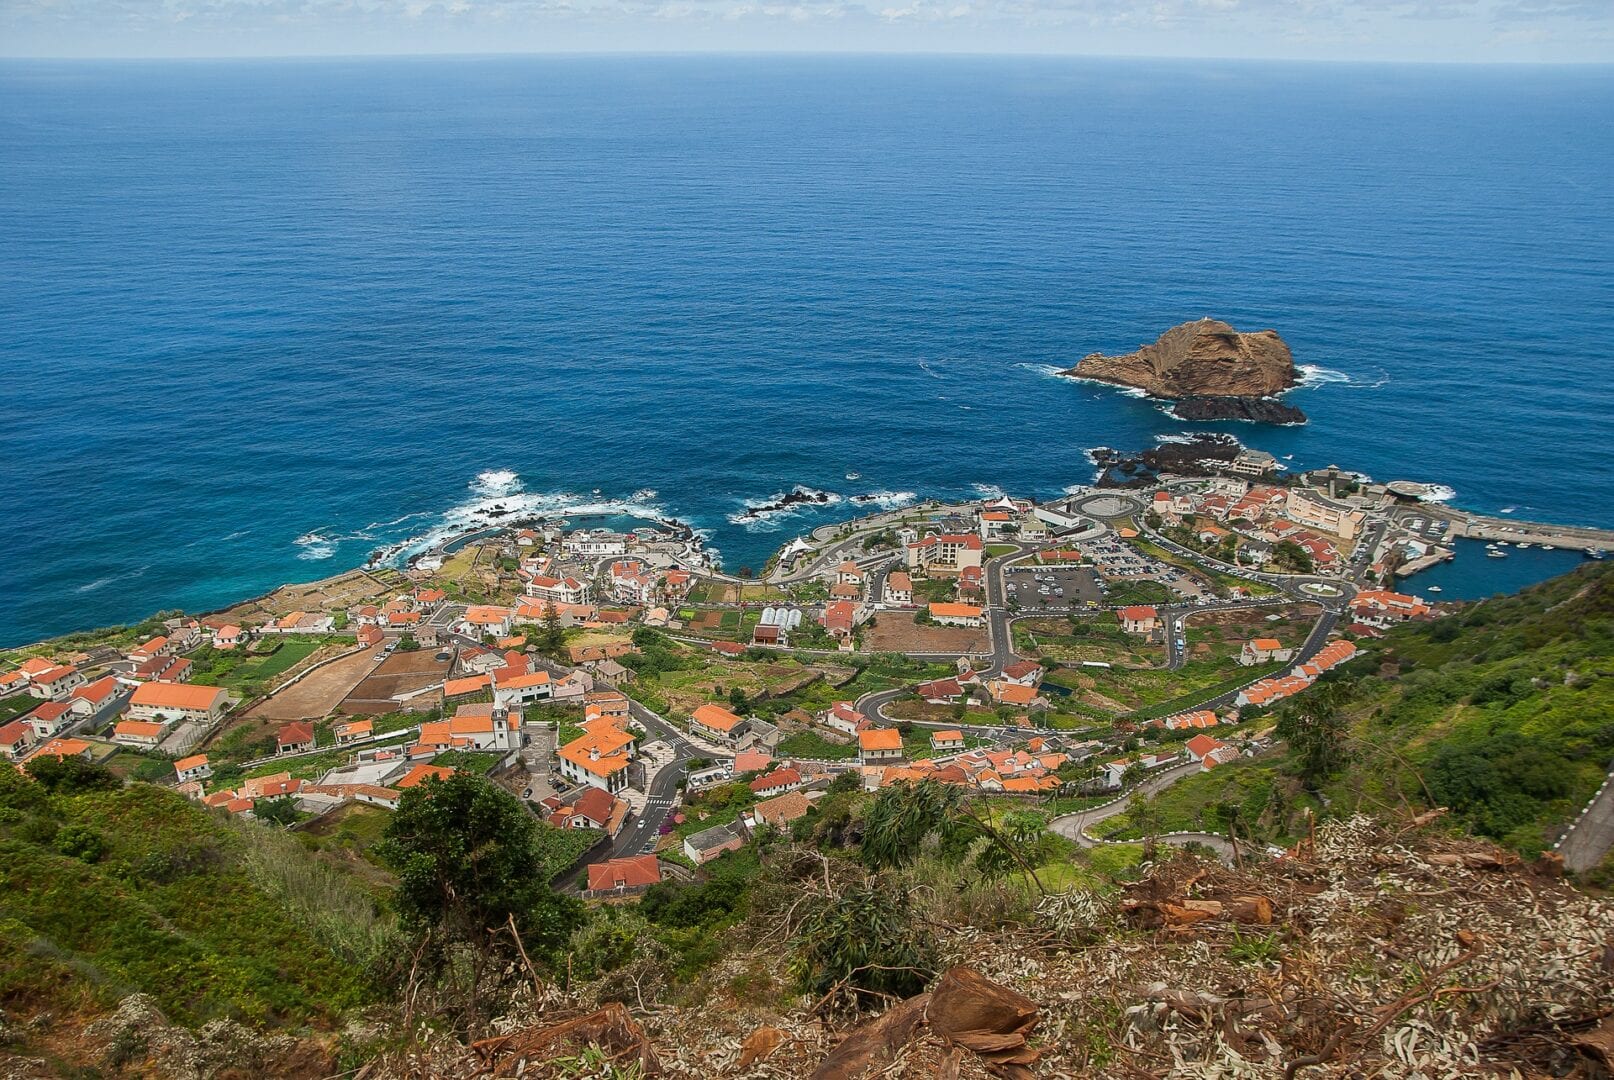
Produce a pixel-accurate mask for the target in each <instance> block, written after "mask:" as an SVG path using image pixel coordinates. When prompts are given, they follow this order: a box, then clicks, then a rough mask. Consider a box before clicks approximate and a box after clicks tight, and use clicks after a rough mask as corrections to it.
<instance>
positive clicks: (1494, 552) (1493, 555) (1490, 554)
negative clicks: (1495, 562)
mask: <svg viewBox="0 0 1614 1080" xmlns="http://www.w3.org/2000/svg"><path fill="white" fill-rule="evenodd" d="M1485 557H1486V558H1488V559H1505V558H1507V557H1508V553H1507V552H1505V551H1503V550H1501V549H1500V548H1492V549H1491V550H1490V551H1487V552H1486V553H1485Z"/></svg>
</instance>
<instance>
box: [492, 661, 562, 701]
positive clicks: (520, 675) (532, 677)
mask: <svg viewBox="0 0 1614 1080" xmlns="http://www.w3.org/2000/svg"><path fill="white" fill-rule="evenodd" d="M554 690H555V684H554V680H553V679H551V678H550V675H549V672H547V671H527V670H525V668H519V667H505V668H499V669H497V670H495V671H494V672H493V700H494V702H495V703H496V704H499V705H503V706H505V707H507V708H508V707H511V706H515V707H518V708H519V707H520V706H522V705H531V704H532V703H533V702H535V701H544V700H547V699H548V698H549V697H550V696H551V695H552V694H553V693H554Z"/></svg>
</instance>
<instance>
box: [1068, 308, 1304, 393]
mask: <svg viewBox="0 0 1614 1080" xmlns="http://www.w3.org/2000/svg"><path fill="white" fill-rule="evenodd" d="M1063 374H1065V375H1073V376H1075V377H1077V378H1081V379H1096V380H1099V381H1101V382H1108V383H1115V384H1117V385H1119V386H1131V387H1136V388H1137V389H1139V390H1142V391H1144V392H1145V393H1147V394H1148V395H1149V396H1150V397H1157V398H1171V399H1173V400H1176V399H1181V398H1207V397H1208V398H1218V397H1238V398H1259V397H1267V396H1270V395H1272V394H1277V393H1281V392H1282V391H1284V390H1287V389H1289V388H1290V387H1291V386H1294V385H1295V383H1296V382H1297V381H1298V380H1297V379H1296V377H1295V361H1294V356H1293V355H1292V354H1291V353H1290V351H1289V346H1288V345H1286V344H1284V341H1283V338H1281V337H1279V336H1278V332H1277V331H1276V330H1260V331H1257V332H1255V333H1251V334H1246V333H1240V332H1239V331H1237V330H1235V329H1233V328H1232V327H1231V326H1229V325H1228V324H1227V323H1225V322H1221V321H1220V320H1217V319H1200V320H1198V321H1197V322H1186V323H1183V324H1182V325H1180V326H1174V327H1172V328H1171V329H1170V330H1167V331H1166V332H1165V333H1164V334H1161V335H1160V338H1159V340H1157V341H1156V342H1155V343H1154V344H1153V345H1145V346H1143V347H1142V348H1140V349H1139V350H1138V351H1137V352H1131V353H1127V354H1126V355H1125V356H1105V355H1103V354H1102V353H1093V354H1092V355H1091V356H1087V357H1084V358H1083V359H1082V360H1081V362H1080V363H1078V364H1077V365H1076V366H1075V367H1074V368H1071V369H1070V370H1068V371H1065V372H1063Z"/></svg>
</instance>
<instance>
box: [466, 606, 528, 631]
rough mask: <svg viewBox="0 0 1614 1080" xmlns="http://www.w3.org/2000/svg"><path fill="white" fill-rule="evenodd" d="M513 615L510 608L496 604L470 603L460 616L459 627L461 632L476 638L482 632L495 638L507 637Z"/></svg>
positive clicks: (513, 612)
mask: <svg viewBox="0 0 1614 1080" xmlns="http://www.w3.org/2000/svg"><path fill="white" fill-rule="evenodd" d="M514 615H515V611H513V610H512V609H510V608H507V607H500V606H498V605H497V604H472V605H471V606H470V607H468V608H466V609H465V614H464V615H462V616H461V617H460V623H459V629H460V632H461V633H463V634H469V635H470V636H472V637H476V638H480V637H481V636H482V635H483V634H492V635H493V636H494V637H496V638H498V637H508V636H509V634H510V620H511V618H512V617H514Z"/></svg>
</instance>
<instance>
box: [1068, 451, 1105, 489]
mask: <svg viewBox="0 0 1614 1080" xmlns="http://www.w3.org/2000/svg"><path fill="white" fill-rule="evenodd" d="M1087 462H1088V464H1090V465H1097V464H1098V462H1097V461H1094V460H1093V454H1092V451H1088V453H1087ZM1063 490H1064V493H1065V494H1066V495H1086V494H1087V493H1088V492H1089V491H1092V490H1093V488H1092V485H1090V484H1066V485H1065V487H1064V489H1063Z"/></svg>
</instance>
